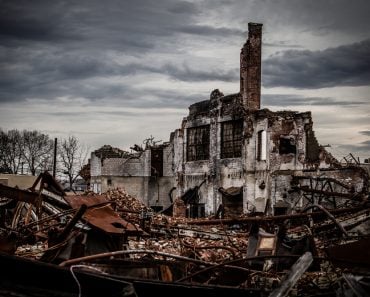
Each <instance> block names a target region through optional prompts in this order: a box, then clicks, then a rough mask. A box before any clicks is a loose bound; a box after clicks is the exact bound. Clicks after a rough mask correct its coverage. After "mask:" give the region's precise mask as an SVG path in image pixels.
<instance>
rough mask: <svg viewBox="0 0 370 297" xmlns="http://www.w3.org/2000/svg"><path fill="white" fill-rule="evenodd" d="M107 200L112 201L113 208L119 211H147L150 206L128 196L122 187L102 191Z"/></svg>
mask: <svg viewBox="0 0 370 297" xmlns="http://www.w3.org/2000/svg"><path fill="white" fill-rule="evenodd" d="M104 195H106V197H107V198H108V200H111V201H114V203H115V209H116V210H117V211H119V212H124V211H134V212H141V211H149V210H150V208H149V207H147V206H145V204H143V203H142V202H140V201H139V200H137V199H136V198H135V197H132V196H130V195H129V194H127V192H126V191H125V190H124V189H123V188H117V189H111V190H108V191H107V192H106V193H104Z"/></svg>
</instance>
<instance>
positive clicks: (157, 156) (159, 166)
mask: <svg viewBox="0 0 370 297" xmlns="http://www.w3.org/2000/svg"><path fill="white" fill-rule="evenodd" d="M151 176H157V177H160V176H163V148H152V149H151Z"/></svg>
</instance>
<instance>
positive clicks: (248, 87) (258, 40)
mask: <svg viewBox="0 0 370 297" xmlns="http://www.w3.org/2000/svg"><path fill="white" fill-rule="evenodd" d="M261 45H262V24H256V23H248V40H247V42H246V43H245V44H244V46H243V48H242V49H241V53H240V93H241V95H242V97H243V104H244V106H245V108H247V109H260V108H261Z"/></svg>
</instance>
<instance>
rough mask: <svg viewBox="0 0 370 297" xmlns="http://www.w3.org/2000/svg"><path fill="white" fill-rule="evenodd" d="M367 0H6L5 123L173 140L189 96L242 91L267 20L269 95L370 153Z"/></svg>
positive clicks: (59, 133)
mask: <svg viewBox="0 0 370 297" xmlns="http://www.w3.org/2000/svg"><path fill="white" fill-rule="evenodd" d="M369 13H370V1H368V0H353V1H348V0H321V1H314V0H311V1H310V0H255V1H253V0H240V1H238V0H204V1H203V0H200V1H175V0H157V1H151V0H119V1H118V0H117V1H114V0H105V1H101V0H100V1H97V0H96V1H92V0H89V1H87V0H86V1H84V0H78V1H72V0H71V1H68V0H66V1H58V0H52V1H50V0H44V1H39V0H32V1H29V0H24V1H21V0H8V1H2V0H0V127H1V128H2V129H4V130H8V129H13V128H17V129H29V130H30V129H37V130H41V131H42V132H44V133H47V134H49V135H50V137H52V138H54V137H58V138H63V137H68V135H75V136H77V137H78V138H79V139H80V140H81V142H83V143H85V144H86V145H88V146H89V147H90V148H91V149H92V150H95V149H98V148H99V147H100V146H102V145H104V144H110V145H112V146H115V147H119V148H121V149H126V150H129V147H130V146H132V145H133V144H139V145H140V144H142V142H143V140H144V139H145V138H148V137H150V136H151V135H152V136H154V137H155V140H163V141H168V140H169V135H170V132H171V131H173V130H175V129H176V128H179V127H180V124H181V121H182V118H183V117H185V116H186V115H187V113H188V106H189V105H190V104H193V103H195V102H198V101H202V100H206V99H208V98H209V94H210V93H211V91H212V90H214V89H216V88H218V89H220V91H222V92H223V93H224V94H225V95H227V94H231V93H236V92H238V91H239V53H240V48H241V47H242V45H243V44H244V42H245V40H246V38H247V28H248V22H258V23H263V45H262V47H263V51H262V52H263V57H262V107H263V108H269V109H271V110H273V111H277V110H296V111H312V115H313V121H314V130H315V131H316V136H317V138H318V141H319V143H320V144H323V145H326V144H330V145H331V149H330V151H331V152H333V153H334V154H335V155H336V156H337V158H339V159H340V158H342V157H343V156H347V155H348V154H349V153H350V152H351V153H353V154H354V155H355V156H356V157H360V158H361V160H363V158H369V157H370V87H369V86H370V17H369Z"/></svg>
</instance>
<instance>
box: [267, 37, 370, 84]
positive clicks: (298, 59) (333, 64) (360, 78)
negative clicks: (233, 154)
mask: <svg viewBox="0 0 370 297" xmlns="http://www.w3.org/2000/svg"><path fill="white" fill-rule="evenodd" d="M369 53H370V39H367V40H364V41H362V42H358V43H354V44H351V45H345V46H340V47H336V48H329V49H326V50H322V51H309V50H288V51H283V52H281V53H280V54H277V55H273V56H271V57H269V58H268V59H266V60H264V64H263V85H264V86H265V87H292V88H300V89H312V88H325V87H335V86H367V85H370V55H369Z"/></svg>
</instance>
